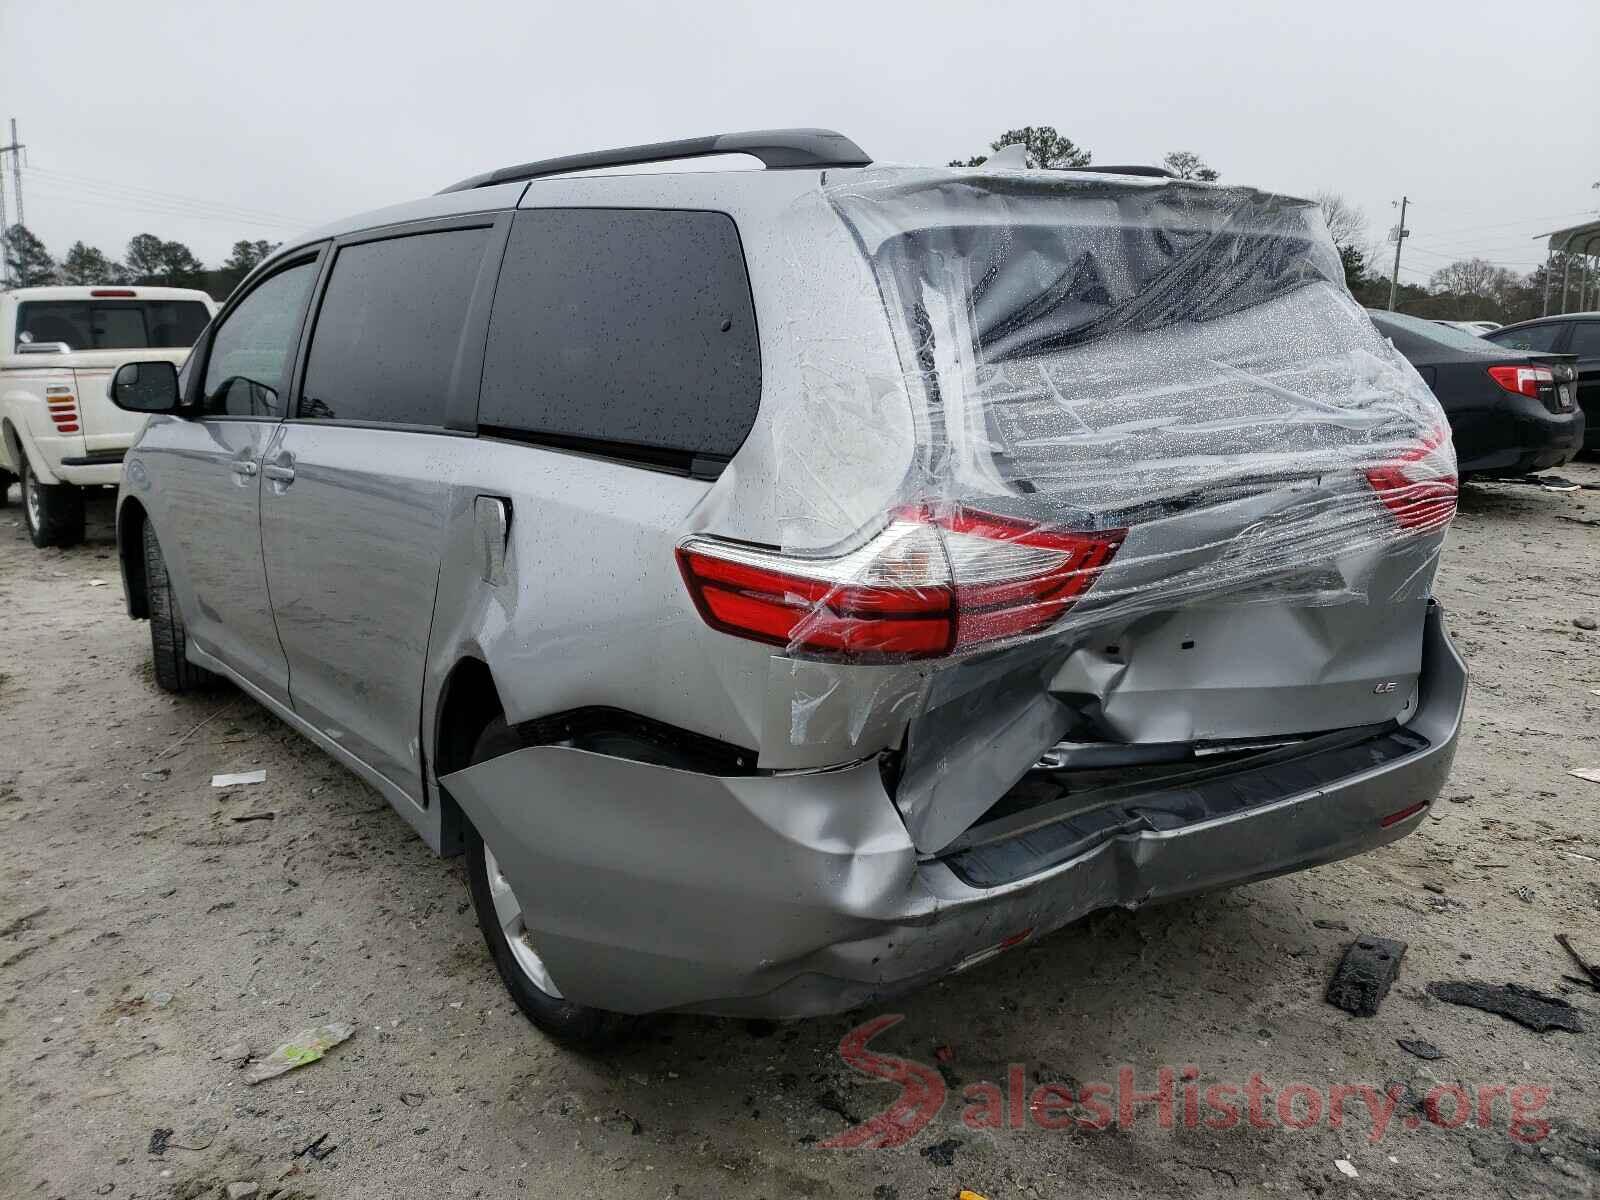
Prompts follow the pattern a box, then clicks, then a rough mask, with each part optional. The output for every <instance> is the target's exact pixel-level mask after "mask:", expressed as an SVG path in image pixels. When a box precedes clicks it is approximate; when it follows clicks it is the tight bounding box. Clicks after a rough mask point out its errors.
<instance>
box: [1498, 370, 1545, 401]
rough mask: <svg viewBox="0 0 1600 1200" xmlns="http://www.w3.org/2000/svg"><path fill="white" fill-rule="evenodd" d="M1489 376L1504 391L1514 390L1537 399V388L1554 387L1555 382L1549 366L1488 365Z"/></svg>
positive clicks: (1529, 397)
mask: <svg viewBox="0 0 1600 1200" xmlns="http://www.w3.org/2000/svg"><path fill="white" fill-rule="evenodd" d="M1489 377H1490V378H1491V379H1493V380H1494V381H1495V382H1496V383H1498V384H1499V385H1500V386H1501V387H1503V388H1505V390H1506V391H1508V392H1516V393H1517V394H1519V395H1522V396H1526V397H1528V399H1530V400H1537V399H1539V389H1540V388H1548V387H1554V386H1555V382H1556V376H1555V372H1554V371H1552V370H1551V369H1550V368H1549V367H1526V366H1504V367H1490V368H1489Z"/></svg>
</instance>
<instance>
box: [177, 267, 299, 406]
mask: <svg viewBox="0 0 1600 1200" xmlns="http://www.w3.org/2000/svg"><path fill="white" fill-rule="evenodd" d="M316 273H317V265H316V263H315V261H307V262H303V263H298V264H296V265H295V266H292V267H289V268H287V269H286V270H283V271H279V272H278V273H277V274H276V275H273V276H272V277H270V278H269V279H267V280H266V281H265V282H264V283H262V284H261V285H260V286H259V287H257V288H256V289H255V290H254V291H252V292H251V293H250V294H249V295H248V296H246V297H245V298H244V299H243V300H241V301H240V302H239V306H238V307H237V308H235V309H234V310H233V311H232V312H231V313H229V314H228V315H227V317H226V318H224V319H223V322H222V324H221V325H219V326H217V332H216V334H215V335H214V336H213V337H212V339H211V355H210V357H209V358H208V359H207V360H206V375H205V381H204V383H203V385H202V392H203V399H202V402H201V407H202V408H203V410H204V411H205V413H206V414H207V415H208V416H227V417H278V416H281V415H282V414H283V406H282V405H280V404H279V403H278V394H279V393H280V392H281V391H282V390H283V388H284V386H285V383H286V380H285V376H286V375H287V374H288V369H289V362H290V360H291V359H292V358H293V356H294V348H295V339H296V337H297V335H298V334H299V332H300V317H301V314H302V313H303V312H304V310H305V304H306V298H307V297H308V296H309V295H310V294H311V285H312V283H313V282H315V280H316Z"/></svg>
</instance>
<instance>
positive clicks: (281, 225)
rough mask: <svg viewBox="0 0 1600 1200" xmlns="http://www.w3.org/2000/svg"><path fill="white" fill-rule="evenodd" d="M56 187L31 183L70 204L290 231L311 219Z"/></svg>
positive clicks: (44, 192) (304, 226)
mask: <svg viewBox="0 0 1600 1200" xmlns="http://www.w3.org/2000/svg"><path fill="white" fill-rule="evenodd" d="M57 187H58V185H55V184H50V185H44V184H40V183H38V182H37V181H35V183H34V189H35V190H36V191H40V192H42V193H43V194H44V195H47V196H49V197H50V198H51V199H52V200H53V201H54V202H56V203H58V204H69V205H75V206H82V205H87V206H90V207H95V208H111V209H117V210H119V211H122V212H144V213H152V214H155V215H157V216H166V217H182V218H184V219H186V220H194V221H209V222H214V223H216V224H222V225H250V226H259V227H261V228H266V229H280V230H286V231H290V232H299V231H300V230H302V229H304V228H306V226H307V225H309V224H310V222H299V221H296V222H290V221H274V220H266V219H263V218H260V217H252V216H245V215H242V214H237V213H229V212H211V211H207V210H204V209H192V208H180V207H171V206H167V205H162V204H158V203H154V202H151V201H141V200H130V199H123V198H118V197H115V196H107V195H102V194H98V193H94V192H85V193H83V194H74V193H72V192H70V191H58V190H57Z"/></svg>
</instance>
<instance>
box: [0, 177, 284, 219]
mask: <svg viewBox="0 0 1600 1200" xmlns="http://www.w3.org/2000/svg"><path fill="white" fill-rule="evenodd" d="M27 171H28V174H29V175H30V176H33V177H35V178H36V179H38V180H41V181H49V180H53V181H59V182H60V183H62V184H63V185H64V186H72V187H78V188H83V189H85V190H88V191H92V192H95V193H97V194H100V195H109V196H127V197H132V198H134V199H139V200H147V201H152V202H156V203H160V204H169V205H174V206H182V207H185V208H196V209H205V210H207V211H210V212H223V213H228V214H230V215H237V216H251V217H259V218H262V219H264V220H273V221H282V222H285V223H289V224H298V225H302V226H304V225H312V224H315V222H314V221H313V220H311V219H310V218H307V217H302V216H299V215H298V214H294V213H283V212H277V211H275V210H272V209H265V208H253V207H250V206H248V205H243V204H231V203H227V202H224V201H217V200H204V199H201V198H200V197H197V196H187V195H183V194H181V193H178V192H163V191H158V190H157V189H155V188H146V187H139V186H136V185H133V184H124V183H117V182H115V181H113V180H108V179H96V178H94V177H93V176H89V175H78V174H75V173H73V172H70V171H57V170H53V169H50V168H46V167H36V166H32V165H29V167H28V168H27Z"/></svg>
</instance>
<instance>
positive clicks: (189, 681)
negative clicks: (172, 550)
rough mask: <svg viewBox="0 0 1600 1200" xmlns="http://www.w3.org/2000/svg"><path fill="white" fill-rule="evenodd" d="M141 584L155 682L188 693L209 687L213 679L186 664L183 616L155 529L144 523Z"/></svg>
mask: <svg viewBox="0 0 1600 1200" xmlns="http://www.w3.org/2000/svg"><path fill="white" fill-rule="evenodd" d="M144 584H145V597H146V599H147V601H148V602H149V606H150V652H151V658H152V659H153V660H154V661H155V668H156V683H157V684H159V685H160V687H161V689H162V690H163V691H167V692H192V691H195V690H197V689H199V688H203V687H209V686H210V685H211V684H213V683H214V682H216V678H217V677H216V676H215V675H213V674H212V673H211V672H210V671H208V670H206V669H205V668H204V667H197V666H195V665H194V664H193V663H192V662H190V661H189V659H188V657H187V651H188V646H189V635H188V633H187V632H186V631H185V629H184V627H183V614H182V613H180V612H179V611H178V602H177V600H176V599H175V598H174V597H173V595H172V583H171V581H170V580H169V579H168V578H167V560H166V559H165V558H164V557H163V556H162V554H161V543H160V542H159V541H157V540H156V531H155V527H154V526H153V525H151V524H150V522H149V521H146V522H145V523H144Z"/></svg>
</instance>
